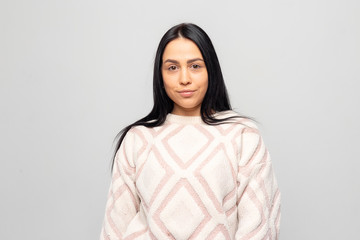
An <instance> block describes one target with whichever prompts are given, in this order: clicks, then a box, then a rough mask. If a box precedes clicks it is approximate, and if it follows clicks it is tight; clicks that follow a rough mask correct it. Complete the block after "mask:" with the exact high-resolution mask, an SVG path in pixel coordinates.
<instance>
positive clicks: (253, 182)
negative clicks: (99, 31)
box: [235, 128, 281, 240]
mask: <svg viewBox="0 0 360 240" xmlns="http://www.w3.org/2000/svg"><path fill="white" fill-rule="evenodd" d="M238 160H239V165H238V176H237V182H238V189H237V205H238V206H237V208H238V209H237V214H238V228H237V231H236V234H235V239H237V240H240V239H241V240H243V239H252V240H257V239H271V240H276V239H278V238H279V231H280V217H281V213H280V197H281V194H280V192H279V189H278V185H277V181H276V178H275V176H274V171H273V168H272V164H271V160H270V155H269V152H268V151H267V149H266V147H265V145H264V142H263V140H262V138H261V136H260V134H259V132H258V130H257V129H255V128H245V129H244V130H243V132H242V135H241V149H240V152H239V159H238Z"/></svg>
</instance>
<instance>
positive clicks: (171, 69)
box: [168, 65, 177, 71]
mask: <svg viewBox="0 0 360 240" xmlns="http://www.w3.org/2000/svg"><path fill="white" fill-rule="evenodd" d="M176 69H177V67H176V66H174V65H171V66H169V67H168V70H169V71H175V70H176Z"/></svg>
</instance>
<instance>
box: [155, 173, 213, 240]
mask: <svg viewBox="0 0 360 240" xmlns="http://www.w3.org/2000/svg"><path fill="white" fill-rule="evenodd" d="M190 200H191V201H190ZM179 208H182V213H181V214H180V215H179ZM190 209H196V210H191V211H190ZM173 211H175V212H177V214H178V215H172V214H173ZM210 218H211V216H210V214H209V213H208V211H207V210H206V207H205V205H204V203H203V202H202V201H201V199H200V197H199V196H198V194H197V193H196V191H195V190H194V189H193V187H192V186H191V184H190V183H189V182H188V180H187V179H186V178H181V179H180V180H179V181H178V182H177V183H176V185H175V186H174V188H173V189H172V190H171V191H170V193H169V194H168V195H167V196H166V198H165V199H164V201H163V202H162V203H161V205H160V207H159V208H158V209H157V211H156V212H155V215H154V219H155V222H156V223H157V224H158V226H159V227H160V229H161V230H162V231H163V232H164V233H165V234H167V236H168V237H169V238H170V239H179V236H185V235H186V236H187V237H186V239H193V238H195V237H196V236H197V235H198V234H199V233H200V232H201V230H202V229H203V228H204V226H205V225H206V223H207V222H208V221H209V220H210ZM163 219H171V221H172V222H169V221H168V222H165V221H164V220H163ZM182 219H187V221H186V222H184V221H183V220H182ZM189 221H192V222H191V224H190V225H191V226H193V229H189V228H187V229H185V228H181V222H183V223H184V226H189V224H188V223H189ZM179 224H180V225H179Z"/></svg>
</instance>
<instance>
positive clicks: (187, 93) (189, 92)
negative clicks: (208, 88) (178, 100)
mask: <svg viewBox="0 0 360 240" xmlns="http://www.w3.org/2000/svg"><path fill="white" fill-rule="evenodd" d="M194 92H195V90H187V89H186V90H181V91H178V93H179V94H180V95H181V96H182V97H191V96H192V95H193V94H194Z"/></svg>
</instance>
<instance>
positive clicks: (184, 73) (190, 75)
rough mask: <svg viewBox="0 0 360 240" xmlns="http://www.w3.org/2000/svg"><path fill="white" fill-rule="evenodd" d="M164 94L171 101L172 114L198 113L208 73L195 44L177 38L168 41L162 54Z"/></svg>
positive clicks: (194, 114)
mask: <svg viewBox="0 0 360 240" xmlns="http://www.w3.org/2000/svg"><path fill="white" fill-rule="evenodd" d="M161 73H162V77H163V80H164V87H165V91H166V94H167V95H168V96H169V98H170V99H171V100H172V101H173V102H174V109H173V111H172V113H173V114H176V115H184V116H199V115H200V109H201V103H202V101H203V99H204V96H205V93H206V90H207V88H208V73H207V70H206V66H205V62H204V59H203V57H202V55H201V52H200V50H199V48H198V47H197V46H196V44H195V43H194V42H193V41H191V40H189V39H186V38H177V39H175V40H172V41H171V42H169V43H168V44H167V46H166V47H165V50H164V54H163V56H162V69H161Z"/></svg>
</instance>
